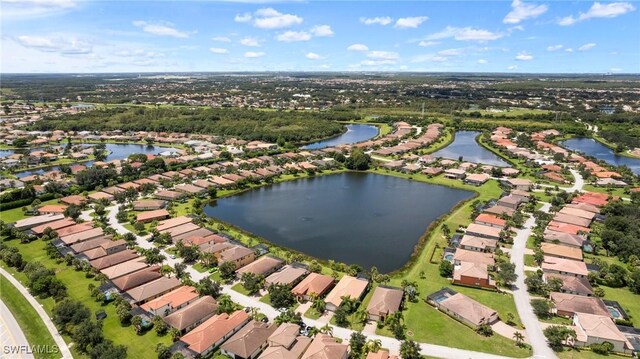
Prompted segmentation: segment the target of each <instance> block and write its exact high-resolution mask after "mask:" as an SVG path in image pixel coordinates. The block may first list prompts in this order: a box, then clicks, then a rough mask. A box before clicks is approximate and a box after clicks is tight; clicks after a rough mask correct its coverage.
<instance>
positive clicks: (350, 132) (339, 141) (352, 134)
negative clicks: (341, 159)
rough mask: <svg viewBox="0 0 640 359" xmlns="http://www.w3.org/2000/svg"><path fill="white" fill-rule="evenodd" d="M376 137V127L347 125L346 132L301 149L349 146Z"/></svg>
mask: <svg viewBox="0 0 640 359" xmlns="http://www.w3.org/2000/svg"><path fill="white" fill-rule="evenodd" d="M377 135H378V127H376V126H372V125H347V132H345V133H343V134H342V135H340V136H337V137H333V138H330V139H328V140H324V141H319V142H314V143H311V144H308V145H306V146H304V147H302V148H304V149H307V150H317V149H320V148H325V147H332V146H338V145H350V144H352V143H357V142H362V141H366V140H368V139H371V138H374V137H376V136H377Z"/></svg>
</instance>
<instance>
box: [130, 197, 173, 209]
mask: <svg viewBox="0 0 640 359" xmlns="http://www.w3.org/2000/svg"><path fill="white" fill-rule="evenodd" d="M166 205H167V202H165V201H162V200H153V199H141V200H138V201H135V202H133V210H134V211H154V210H158V209H162V208H164V207H165V206H166Z"/></svg>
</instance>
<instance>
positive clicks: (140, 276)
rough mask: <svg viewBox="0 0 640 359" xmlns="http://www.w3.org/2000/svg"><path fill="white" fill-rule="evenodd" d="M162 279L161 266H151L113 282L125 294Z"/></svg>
mask: <svg viewBox="0 0 640 359" xmlns="http://www.w3.org/2000/svg"><path fill="white" fill-rule="evenodd" d="M160 277H162V274H160V266H151V267H146V268H144V269H140V270H139V271H136V272H132V273H129V274H126V275H123V276H122V277H119V278H116V279H114V280H112V281H111V282H112V283H113V285H115V286H116V287H117V288H118V289H120V290H121V291H123V292H124V291H127V290H129V289H131V288H135V287H137V286H140V285H143V284H145V283H148V282H151V281H152V280H156V279H158V278H160Z"/></svg>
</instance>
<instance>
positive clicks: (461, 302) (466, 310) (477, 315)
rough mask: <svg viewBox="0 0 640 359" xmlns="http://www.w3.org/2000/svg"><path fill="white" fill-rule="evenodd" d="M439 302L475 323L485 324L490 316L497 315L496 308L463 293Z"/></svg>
mask: <svg viewBox="0 0 640 359" xmlns="http://www.w3.org/2000/svg"><path fill="white" fill-rule="evenodd" d="M439 304H440V305H441V306H442V307H444V308H446V309H448V310H449V311H451V312H452V313H455V314H456V315H458V316H459V317H461V318H463V319H465V320H467V321H469V322H471V323H473V324H475V325H480V324H483V323H485V322H486V321H487V320H488V319H489V318H490V317H492V316H495V315H496V311H495V310H493V309H491V308H489V307H487V306H485V305H482V304H480V303H478V302H476V301H475V300H473V299H471V298H469V297H467V296H466V295H464V294H461V293H456V294H454V295H452V296H451V297H449V298H446V299H444V300H443V301H441V302H440V303H439Z"/></svg>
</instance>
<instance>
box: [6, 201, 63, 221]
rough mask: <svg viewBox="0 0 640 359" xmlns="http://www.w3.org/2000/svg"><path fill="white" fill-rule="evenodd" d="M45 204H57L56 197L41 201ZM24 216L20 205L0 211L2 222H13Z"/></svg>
mask: <svg viewBox="0 0 640 359" xmlns="http://www.w3.org/2000/svg"><path fill="white" fill-rule="evenodd" d="M46 204H58V199H52V200H49V201H44V202H42V205H46ZM27 207H29V206H27ZM26 217H27V216H26V215H25V214H24V212H22V207H18V208H14V209H8V210H6V211H2V212H0V219H2V220H3V221H4V223H11V222H15V221H18V220H21V219H23V218H26Z"/></svg>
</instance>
